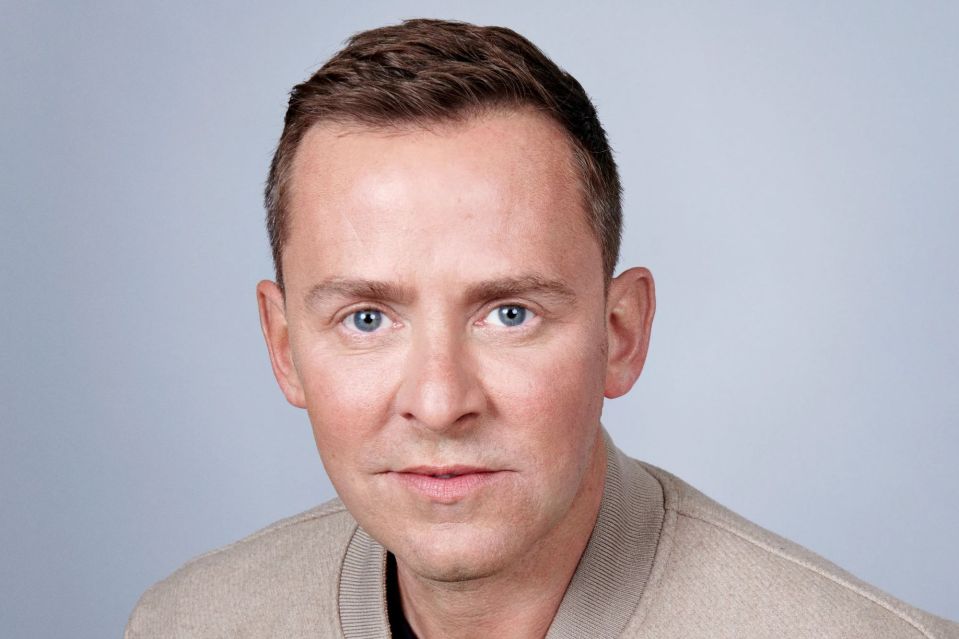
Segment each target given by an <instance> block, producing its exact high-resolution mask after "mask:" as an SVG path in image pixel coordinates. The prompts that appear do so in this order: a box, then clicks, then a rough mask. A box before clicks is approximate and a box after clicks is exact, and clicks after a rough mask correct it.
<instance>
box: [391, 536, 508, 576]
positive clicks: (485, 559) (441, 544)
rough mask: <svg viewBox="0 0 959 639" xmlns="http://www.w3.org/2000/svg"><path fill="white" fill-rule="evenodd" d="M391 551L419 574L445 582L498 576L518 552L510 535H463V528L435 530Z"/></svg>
mask: <svg viewBox="0 0 959 639" xmlns="http://www.w3.org/2000/svg"><path fill="white" fill-rule="evenodd" d="M391 550H392V552H393V554H394V555H396V557H397V559H398V560H399V561H400V562H402V563H404V564H405V565H406V566H407V567H408V568H409V569H410V570H412V571H413V572H414V573H416V574H417V575H419V576H420V577H423V578H426V579H429V580H431V581H437V582H443V583H455V582H463V581H473V580H476V579H482V578H484V577H489V576H492V575H495V574H496V573H498V572H500V571H502V570H503V569H504V568H506V567H507V565H508V564H509V562H510V558H511V557H512V556H513V555H514V554H516V553H515V550H516V549H515V548H512V547H511V544H510V543H509V535H504V534H499V535H490V534H488V533H487V534H476V532H473V534H469V533H466V534H464V532H463V531H462V530H446V531H442V532H437V531H433V532H431V533H426V534H424V535H423V536H422V537H420V538H419V539H418V540H415V541H414V542H413V543H407V544H399V545H398V547H397V548H395V549H391Z"/></svg>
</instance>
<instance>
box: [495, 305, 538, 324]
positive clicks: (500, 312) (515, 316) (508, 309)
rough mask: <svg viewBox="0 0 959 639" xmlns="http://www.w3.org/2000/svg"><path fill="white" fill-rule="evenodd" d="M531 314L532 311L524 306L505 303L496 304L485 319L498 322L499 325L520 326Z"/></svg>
mask: <svg viewBox="0 0 959 639" xmlns="http://www.w3.org/2000/svg"><path fill="white" fill-rule="evenodd" d="M532 316H533V312H532V311H531V310H529V309H528V308H526V307H524V306H517V305H515V304H507V305H504V306H498V307H497V308H494V309H493V311H492V312H491V313H490V314H489V315H487V316H486V321H488V322H493V323H494V324H499V325H500V326H506V327H512V326H520V325H521V324H523V323H524V322H525V321H526V320H527V319H529V318H530V317H532Z"/></svg>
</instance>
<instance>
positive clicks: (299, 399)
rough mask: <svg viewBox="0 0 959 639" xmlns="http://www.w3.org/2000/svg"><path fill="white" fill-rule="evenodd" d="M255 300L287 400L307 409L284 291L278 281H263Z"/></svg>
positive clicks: (273, 364) (271, 359)
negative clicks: (297, 368) (294, 357)
mask: <svg viewBox="0 0 959 639" xmlns="http://www.w3.org/2000/svg"><path fill="white" fill-rule="evenodd" d="M256 301H257V305H258V306H259V309H260V328H261V329H263V338H264V339H265V340H266V348H267V350H268V351H269V353H270V364H271V365H272V366H273V375H274V376H275V377H276V381H277V383H278V384H279V385H280V390H282V391H283V394H284V395H285V396H286V401H288V402H290V403H291V404H293V405H294V406H296V407H297V408H306V397H305V396H304V393H303V385H302V384H301V382H300V376H299V373H297V370H296V366H295V365H294V363H293V352H292V350H291V349H290V331H289V326H288V324H287V321H286V302H285V301H284V299H283V291H281V290H280V287H279V286H277V285H276V283H275V282H271V281H269V280H263V281H262V282H260V283H259V284H257V285H256Z"/></svg>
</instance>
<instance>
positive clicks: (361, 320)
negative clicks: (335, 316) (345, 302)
mask: <svg viewBox="0 0 959 639" xmlns="http://www.w3.org/2000/svg"><path fill="white" fill-rule="evenodd" d="M343 323H344V324H346V326H347V328H350V329H353V330H357V331H360V332H361V333H372V332H374V331H376V329H378V328H379V327H380V326H381V325H382V324H383V313H382V312H380V311H378V310H376V309H373V308H364V309H362V310H359V311H356V312H355V313H352V314H351V315H348V316H347V317H346V318H345V319H344V320H343Z"/></svg>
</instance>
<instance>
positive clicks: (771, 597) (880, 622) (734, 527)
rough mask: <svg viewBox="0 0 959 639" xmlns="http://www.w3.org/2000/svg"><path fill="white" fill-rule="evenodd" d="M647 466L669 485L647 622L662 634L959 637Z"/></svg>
mask: <svg viewBox="0 0 959 639" xmlns="http://www.w3.org/2000/svg"><path fill="white" fill-rule="evenodd" d="M642 465H643V467H644V468H646V470H647V471H648V472H650V473H651V474H652V475H653V476H654V477H656V479H658V480H659V482H660V483H661V484H662V486H663V493H664V500H665V502H666V503H665V510H666V519H665V522H664V525H663V531H662V534H661V546H662V548H661V551H660V553H659V556H658V557H657V562H656V563H657V565H656V566H654V575H653V580H655V582H656V584H655V587H654V589H653V590H654V592H651V593H650V594H652V595H653V596H654V597H655V598H657V599H658V600H659V605H656V604H654V605H653V607H651V608H650V609H649V611H648V615H647V619H646V622H647V624H649V627H651V628H653V629H656V628H660V634H659V635H655V633H654V635H655V636H663V637H666V636H685V637H699V636H703V637H705V636H711V637H717V636H778V637H797V638H799V637H802V638H805V637H809V638H810V639H811V638H813V637H816V638H817V639H819V638H831V637H836V638H839V637H874V638H876V639H883V638H887V637H888V638H892V637H895V638H896V639H902V638H907V637H909V638H913V637H914V638H915V639H947V638H948V639H959V626H957V625H956V624H954V623H951V622H949V621H946V620H944V619H940V618H938V617H935V616H933V615H931V614H928V613H926V612H923V611H921V610H918V609H916V608H914V607H912V606H909V605H908V604H905V603H903V602H901V601H899V600H897V599H895V598H893V597H891V596H890V595H888V594H886V593H884V592H882V591H880V590H878V589H876V588H874V587H873V586H870V585H869V584H866V583H865V582H863V581H861V580H859V579H857V578H856V577H854V576H853V575H851V574H849V573H848V572H846V571H844V570H842V569H841V568H839V567H838V566H836V565H834V564H832V563H831V562H829V561H827V560H826V559H823V558H822V557H820V556H818V555H816V554H815V553H813V552H811V551H809V550H807V549H805V548H803V547H802V546H799V545H798V544H795V543H793V542H791V541H789V540H787V539H784V538H783V537H780V536H779V535H776V534H774V533H771V532H769V531H768V530H765V529H763V528H761V527H760V526H757V525H756V524H754V523H752V522H750V521H748V520H747V519H745V518H743V517H741V516H740V515H737V514H736V513H734V512H732V511H730V510H729V509H727V508H725V507H723V506H721V505H720V504H718V503H716V502H715V501H713V500H712V499H710V498H709V497H706V496H705V495H703V494H702V493H700V492H699V491H697V490H696V489H695V488H692V487H691V486H689V485H688V484H686V483H685V482H683V481H682V480H680V479H678V478H677V477H675V476H673V475H671V474H669V473H667V472H666V471H663V470H661V469H659V468H656V467H654V466H650V465H648V464H642ZM677 625H678V626H680V628H676V627H675V626H677ZM667 627H670V630H672V631H676V630H678V632H668V631H667ZM720 628H722V629H723V631H722V632H717V629H720Z"/></svg>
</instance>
